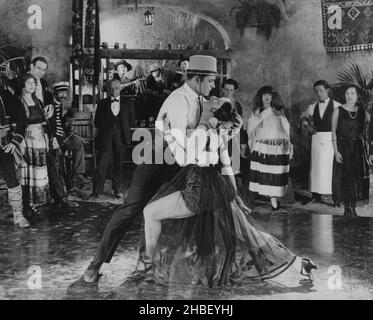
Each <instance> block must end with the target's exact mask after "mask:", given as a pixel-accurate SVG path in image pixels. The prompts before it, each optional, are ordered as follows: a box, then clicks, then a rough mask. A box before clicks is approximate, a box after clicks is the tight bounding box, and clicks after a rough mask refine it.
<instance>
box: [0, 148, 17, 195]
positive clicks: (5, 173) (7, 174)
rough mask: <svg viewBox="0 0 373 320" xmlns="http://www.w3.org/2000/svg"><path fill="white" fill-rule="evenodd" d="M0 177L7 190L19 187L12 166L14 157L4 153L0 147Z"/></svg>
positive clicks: (13, 166)
mask: <svg viewBox="0 0 373 320" xmlns="http://www.w3.org/2000/svg"><path fill="white" fill-rule="evenodd" d="M0 177H2V178H3V179H4V181H5V183H6V185H7V188H9V189H12V188H15V187H18V186H19V181H18V177H17V173H16V169H15V165H14V157H13V155H12V154H11V153H5V152H4V150H2V149H1V147H0Z"/></svg>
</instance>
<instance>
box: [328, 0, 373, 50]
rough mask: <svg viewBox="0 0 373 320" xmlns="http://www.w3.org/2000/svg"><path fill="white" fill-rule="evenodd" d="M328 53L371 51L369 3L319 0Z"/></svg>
mask: <svg viewBox="0 0 373 320" xmlns="http://www.w3.org/2000/svg"><path fill="white" fill-rule="evenodd" d="M321 5H322V17H323V29H324V45H325V47H326V50H327V51H328V52H349V51H357V50H369V49H372V48H373V0H352V1H346V0H345V1H341V0H321Z"/></svg>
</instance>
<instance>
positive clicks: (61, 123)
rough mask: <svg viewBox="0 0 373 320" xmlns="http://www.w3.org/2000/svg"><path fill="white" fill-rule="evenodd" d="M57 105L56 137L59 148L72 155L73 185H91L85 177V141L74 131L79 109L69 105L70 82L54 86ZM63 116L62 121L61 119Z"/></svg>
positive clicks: (58, 83)
mask: <svg viewBox="0 0 373 320" xmlns="http://www.w3.org/2000/svg"><path fill="white" fill-rule="evenodd" d="M53 90H54V96H55V103H56V104H57V107H55V108H56V109H57V112H55V113H54V116H55V118H56V124H58V126H57V130H56V136H57V140H58V144H59V146H60V147H61V148H62V150H63V151H65V150H68V151H70V152H71V153H72V185H73V186H76V187H78V186H80V185H85V184H87V183H89V181H88V180H87V179H86V178H85V177H84V175H85V150H84V144H85V142H84V139H83V138H82V137H80V136H79V135H78V134H77V133H76V132H74V130H73V124H74V116H75V114H76V112H78V110H77V109H74V108H71V106H69V105H68V102H69V99H70V85H69V83H68V82H57V83H55V84H54V85H53ZM61 116H62V119H61Z"/></svg>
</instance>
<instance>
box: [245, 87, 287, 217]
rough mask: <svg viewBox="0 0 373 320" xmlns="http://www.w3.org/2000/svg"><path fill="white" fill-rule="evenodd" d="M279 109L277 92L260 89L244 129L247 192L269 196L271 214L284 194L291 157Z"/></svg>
mask: <svg viewBox="0 0 373 320" xmlns="http://www.w3.org/2000/svg"><path fill="white" fill-rule="evenodd" d="M283 108H284V107H283V104H282V102H281V100H280V98H279V95H278V93H277V92H276V91H275V90H274V89H273V88H271V87H269V86H265V87H262V88H261V89H260V90H259V91H258V92H257V94H256V95H255V98H254V110H253V113H252V115H251V117H250V118H249V121H248V126H247V134H248V136H249V146H250V150H251V163H250V184H249V189H250V191H252V192H256V193H259V194H261V195H265V196H269V197H270V198H271V204H272V210H273V211H277V210H279V209H280V204H279V203H278V201H277V198H279V197H283V196H284V195H285V194H286V191H287V184H288V174H289V167H290V166H289V162H290V158H291V156H292V144H291V143H290V124H289V122H288V120H287V119H286V116H285V114H284V112H283Z"/></svg>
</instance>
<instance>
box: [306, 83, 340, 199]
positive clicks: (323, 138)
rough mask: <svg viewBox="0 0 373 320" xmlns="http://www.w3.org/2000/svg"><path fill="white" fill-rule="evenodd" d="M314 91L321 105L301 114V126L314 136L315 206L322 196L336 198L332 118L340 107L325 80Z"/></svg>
mask: <svg viewBox="0 0 373 320" xmlns="http://www.w3.org/2000/svg"><path fill="white" fill-rule="evenodd" d="M313 89H314V91H315V93H316V94H317V97H318V102H316V103H314V104H311V105H310V106H308V108H307V109H306V110H305V111H304V112H303V113H302V114H301V125H302V126H304V127H305V128H306V129H307V131H308V132H309V133H310V134H311V135H312V144H311V167H310V182H309V185H310V191H311V192H312V201H311V202H312V203H314V202H318V201H321V195H331V194H332V176H333V159H334V151H333V144H332V115H333V111H334V109H336V108H338V107H339V106H340V103H339V102H337V101H334V100H333V99H331V98H330V97H329V89H330V86H329V84H328V83H327V82H326V81H325V80H319V81H316V82H315V84H314V85H313Z"/></svg>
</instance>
